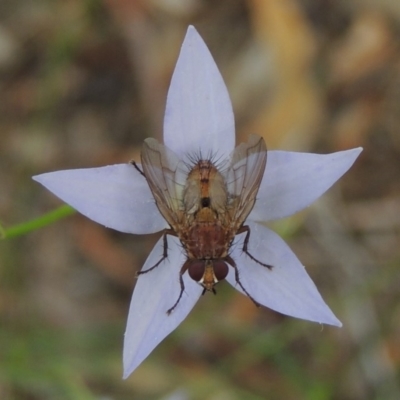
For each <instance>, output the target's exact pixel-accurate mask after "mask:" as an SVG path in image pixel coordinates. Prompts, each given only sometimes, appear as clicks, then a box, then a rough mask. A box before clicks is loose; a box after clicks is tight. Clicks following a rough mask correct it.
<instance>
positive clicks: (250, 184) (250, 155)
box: [226, 135, 267, 229]
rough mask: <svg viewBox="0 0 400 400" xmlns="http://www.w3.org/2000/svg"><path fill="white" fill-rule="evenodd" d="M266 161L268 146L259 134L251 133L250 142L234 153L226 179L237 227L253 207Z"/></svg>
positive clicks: (231, 213) (239, 147)
mask: <svg viewBox="0 0 400 400" xmlns="http://www.w3.org/2000/svg"><path fill="white" fill-rule="evenodd" d="M266 163H267V147H266V145H265V141H264V139H263V138H262V137H260V136H258V135H250V136H249V140H248V142H247V143H241V144H240V145H239V146H237V147H236V148H235V150H234V152H233V154H232V157H231V165H230V167H229V169H228V171H227V173H226V181H227V186H228V192H229V196H230V203H229V208H230V215H231V220H232V223H233V226H235V227H236V228H237V229H238V228H239V227H240V226H241V225H242V224H243V222H244V221H245V219H246V218H247V216H248V215H249V214H250V211H251V210H252V209H253V206H254V203H255V201H256V196H257V192H258V188H259V186H260V183H261V180H262V177H263V175H264V171H265V166H266Z"/></svg>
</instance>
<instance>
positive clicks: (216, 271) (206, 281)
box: [188, 260, 228, 294]
mask: <svg viewBox="0 0 400 400" xmlns="http://www.w3.org/2000/svg"><path fill="white" fill-rule="evenodd" d="M188 272H189V276H190V277H191V278H192V279H193V280H194V281H196V282H197V283H199V284H200V285H201V286H203V288H204V292H205V291H208V292H213V293H215V289H214V286H215V285H216V284H217V283H218V282H219V281H222V280H224V279H225V278H226V276H227V275H228V265H227V264H226V262H225V261H223V260H193V261H192V262H190V265H189V267H188ZM204 292H203V294H204Z"/></svg>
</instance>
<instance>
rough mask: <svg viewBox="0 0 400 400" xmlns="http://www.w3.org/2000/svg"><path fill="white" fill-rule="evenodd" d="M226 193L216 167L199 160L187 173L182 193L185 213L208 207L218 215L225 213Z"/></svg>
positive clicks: (222, 178)
mask: <svg viewBox="0 0 400 400" xmlns="http://www.w3.org/2000/svg"><path fill="white" fill-rule="evenodd" d="M227 202H228V192H227V188H226V182H225V179H224V177H223V175H222V174H221V172H219V171H218V169H217V167H216V166H215V165H214V164H213V163H212V162H211V161H209V160H200V161H198V162H197V163H196V164H195V165H194V167H193V168H192V169H191V171H190V172H189V174H188V176H187V179H186V184H185V188H184V191H183V204H184V207H185V211H186V212H187V213H190V214H192V213H195V212H197V211H198V210H199V209H201V208H204V207H208V208H211V209H213V210H214V211H216V212H217V213H219V214H223V213H225V211H226V205H227Z"/></svg>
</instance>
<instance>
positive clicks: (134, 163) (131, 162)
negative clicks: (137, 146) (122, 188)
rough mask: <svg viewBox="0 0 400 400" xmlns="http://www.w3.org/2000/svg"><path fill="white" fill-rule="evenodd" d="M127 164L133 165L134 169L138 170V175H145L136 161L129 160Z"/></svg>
mask: <svg viewBox="0 0 400 400" xmlns="http://www.w3.org/2000/svg"><path fill="white" fill-rule="evenodd" d="M129 164H131V165H133V166H134V167H135V168H136V170H137V171H138V172H139V174H140V175H142V176H145V175H144V172H143V171H142V170H141V169H140V168H139V166H138V165H137V164H136V161H133V160H132V161H130V162H129Z"/></svg>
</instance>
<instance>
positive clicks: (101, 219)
mask: <svg viewBox="0 0 400 400" xmlns="http://www.w3.org/2000/svg"><path fill="white" fill-rule="evenodd" d="M33 179H34V180H35V181H37V182H39V183H41V184H42V185H43V186H44V187H46V188H47V189H48V190H50V191H51V192H52V193H54V194H55V195H56V196H57V197H59V198H60V199H61V200H63V201H65V202H66V203H67V204H69V205H71V206H72V207H74V208H75V209H76V210H77V211H79V212H80V213H82V214H83V215H85V216H86V217H88V218H90V219H92V220H93V221H96V222H98V223H99V224H102V225H105V226H106V227H108V228H112V229H115V230H117V231H121V232H127V233H136V234H144V233H153V232H158V231H160V230H162V229H164V228H166V227H167V226H168V225H167V223H166V222H165V220H164V218H163V217H162V216H161V214H160V212H159V211H158V208H157V206H156V204H155V202H154V198H153V195H152V194H151V192H150V188H149V185H148V184H147V181H146V179H145V178H144V177H143V176H142V175H140V173H139V172H138V171H137V170H136V169H135V167H134V166H133V165H130V164H117V165H110V166H107V167H101V168H87V169H71V170H65V171H57V172H49V173H46V174H42V175H37V176H34V177H33Z"/></svg>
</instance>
